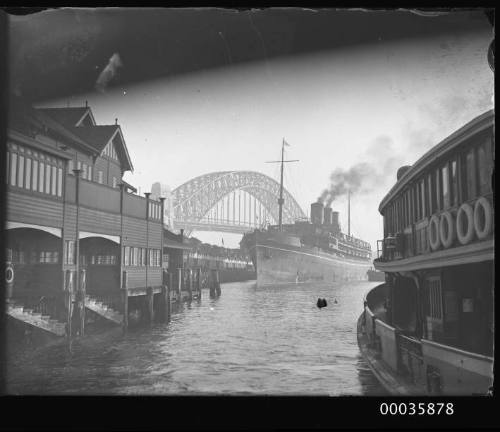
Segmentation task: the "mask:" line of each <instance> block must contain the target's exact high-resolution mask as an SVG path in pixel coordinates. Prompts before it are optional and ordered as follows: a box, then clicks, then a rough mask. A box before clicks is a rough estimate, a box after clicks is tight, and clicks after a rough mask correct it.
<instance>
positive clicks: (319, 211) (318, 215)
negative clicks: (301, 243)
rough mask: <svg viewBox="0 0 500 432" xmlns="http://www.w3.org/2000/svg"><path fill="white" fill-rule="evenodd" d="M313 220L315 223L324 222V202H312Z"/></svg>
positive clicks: (320, 223)
mask: <svg viewBox="0 0 500 432" xmlns="http://www.w3.org/2000/svg"><path fill="white" fill-rule="evenodd" d="M311 222H312V223H313V224H314V225H322V224H323V203H320V202H315V203H312V204H311Z"/></svg>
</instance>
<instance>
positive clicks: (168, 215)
mask: <svg viewBox="0 0 500 432" xmlns="http://www.w3.org/2000/svg"><path fill="white" fill-rule="evenodd" d="M160 197H163V198H165V207H164V221H165V224H166V225H167V226H168V228H169V229H170V230H173V229H174V204H173V197H172V192H171V190H170V186H168V185H166V184H162V183H160V182H156V183H153V185H152V186H151V198H152V199H155V200H157V199H158V198H160Z"/></svg>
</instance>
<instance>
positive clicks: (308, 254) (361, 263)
mask: <svg viewBox="0 0 500 432" xmlns="http://www.w3.org/2000/svg"><path fill="white" fill-rule="evenodd" d="M258 247H263V248H268V249H274V250H280V251H284V252H291V253H296V254H299V255H307V256H311V257H314V258H321V259H322V260H325V261H330V262H333V263H338V264H349V265H352V266H363V265H366V266H369V265H370V263H371V262H370V261H367V262H362V261H360V262H353V261H348V260H347V259H342V258H340V257H339V258H328V257H325V256H322V255H314V254H311V253H308V252H301V251H295V250H291V249H283V248H278V247H274V246H268V245H263V244H257V245H255V246H252V247H251V248H250V249H253V248H258Z"/></svg>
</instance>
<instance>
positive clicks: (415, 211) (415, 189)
mask: <svg viewBox="0 0 500 432" xmlns="http://www.w3.org/2000/svg"><path fill="white" fill-rule="evenodd" d="M411 194H412V200H411V203H412V209H413V211H412V216H411V219H412V223H415V222H416V221H417V219H419V217H418V208H419V205H418V200H419V195H418V184H417V185H414V186H413V187H412V188H411Z"/></svg>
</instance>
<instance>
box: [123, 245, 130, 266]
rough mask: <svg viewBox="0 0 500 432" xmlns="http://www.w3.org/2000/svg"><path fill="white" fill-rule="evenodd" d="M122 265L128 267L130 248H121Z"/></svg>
mask: <svg viewBox="0 0 500 432" xmlns="http://www.w3.org/2000/svg"><path fill="white" fill-rule="evenodd" d="M123 265H126V266H128V265H130V247H129V246H125V247H124V248H123Z"/></svg>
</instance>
